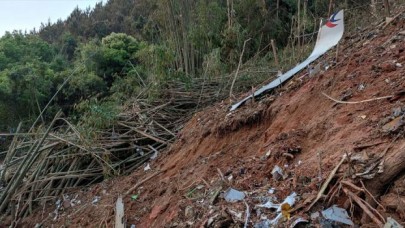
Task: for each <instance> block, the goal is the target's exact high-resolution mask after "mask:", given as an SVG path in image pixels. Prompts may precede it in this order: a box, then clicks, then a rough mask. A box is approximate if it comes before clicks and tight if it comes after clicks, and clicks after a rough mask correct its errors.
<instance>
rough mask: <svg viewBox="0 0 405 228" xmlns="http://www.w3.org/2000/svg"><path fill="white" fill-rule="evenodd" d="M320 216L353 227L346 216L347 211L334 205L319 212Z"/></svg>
mask: <svg viewBox="0 0 405 228" xmlns="http://www.w3.org/2000/svg"><path fill="white" fill-rule="evenodd" d="M321 213H322V216H323V217H324V218H326V219H329V220H332V221H336V222H340V223H343V224H346V225H349V226H353V225H354V223H353V221H352V220H351V219H350V217H349V215H348V214H347V211H346V210H345V209H343V208H340V207H338V206H336V205H333V206H332V207H330V208H328V209H326V210H324V211H322V212H321Z"/></svg>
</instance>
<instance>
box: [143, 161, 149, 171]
mask: <svg viewBox="0 0 405 228" xmlns="http://www.w3.org/2000/svg"><path fill="white" fill-rule="evenodd" d="M148 170H151V168H150V164H149V163H148V164H146V166H145V168H143V171H148Z"/></svg>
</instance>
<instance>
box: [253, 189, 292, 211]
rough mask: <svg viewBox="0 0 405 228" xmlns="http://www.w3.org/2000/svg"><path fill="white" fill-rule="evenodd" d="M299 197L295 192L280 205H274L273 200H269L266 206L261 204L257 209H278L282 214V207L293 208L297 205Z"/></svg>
mask: <svg viewBox="0 0 405 228" xmlns="http://www.w3.org/2000/svg"><path fill="white" fill-rule="evenodd" d="M296 196H297V193H295V192H293V193H291V195H289V196H287V197H286V198H285V199H284V201H283V202H282V203H280V204H277V203H273V202H272V201H271V200H268V201H267V202H266V203H265V204H259V205H256V206H257V207H265V208H268V209H277V212H281V205H283V204H288V205H289V206H290V207H292V206H293V205H294V204H295V197H296Z"/></svg>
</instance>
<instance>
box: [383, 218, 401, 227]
mask: <svg viewBox="0 0 405 228" xmlns="http://www.w3.org/2000/svg"><path fill="white" fill-rule="evenodd" d="M384 228H404V226H402V225H401V224H399V223H398V222H397V221H395V219H393V218H391V217H388V218H387V223H385V225H384Z"/></svg>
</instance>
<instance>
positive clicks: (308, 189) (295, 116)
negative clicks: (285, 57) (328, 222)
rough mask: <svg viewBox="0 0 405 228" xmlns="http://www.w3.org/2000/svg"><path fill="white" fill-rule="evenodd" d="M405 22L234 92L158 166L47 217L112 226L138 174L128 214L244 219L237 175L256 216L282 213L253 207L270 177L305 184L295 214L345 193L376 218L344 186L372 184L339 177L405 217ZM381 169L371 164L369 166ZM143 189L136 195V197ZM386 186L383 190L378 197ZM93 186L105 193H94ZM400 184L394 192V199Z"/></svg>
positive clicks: (201, 116)
mask: <svg viewBox="0 0 405 228" xmlns="http://www.w3.org/2000/svg"><path fill="white" fill-rule="evenodd" d="M404 30H405V19H404V17H403V16H400V17H398V18H397V19H396V20H395V21H394V22H393V23H391V24H390V25H388V26H387V27H383V26H375V28H373V29H369V30H363V31H359V34H361V35H360V36H358V35H356V36H353V37H346V38H345V40H344V42H343V44H342V45H341V46H340V52H339V58H338V61H337V63H336V64H332V62H333V61H332V59H333V57H334V56H335V51H330V52H329V55H330V56H329V57H328V56H325V57H324V58H323V60H322V61H324V63H327V64H328V65H330V68H329V69H328V70H327V71H326V72H321V73H319V74H317V75H314V76H311V77H310V76H308V75H304V73H301V75H297V76H296V77H295V79H294V80H292V81H290V82H288V83H287V84H286V85H285V86H283V88H280V89H279V90H278V91H276V92H275V93H274V94H273V95H268V96H267V97H265V98H264V99H262V100H260V101H256V102H250V103H248V104H246V105H245V106H243V107H242V108H240V109H238V110H236V111H235V112H233V113H229V112H228V108H229V103H227V102H222V103H219V104H216V105H215V106H213V107H211V108H208V109H206V110H204V111H202V112H200V113H197V114H196V115H195V116H194V117H193V118H192V120H191V121H190V122H189V123H188V124H187V125H186V126H185V127H184V129H183V131H182V132H181V134H179V136H178V139H177V141H176V143H175V144H174V145H172V146H171V148H170V149H169V151H168V153H165V154H162V155H160V156H159V157H158V159H157V160H155V161H152V162H151V163H150V166H151V170H148V171H144V170H143V169H141V170H138V171H136V172H135V173H134V174H133V175H131V176H128V177H121V178H118V179H114V180H110V181H105V182H103V183H100V184H97V185H95V186H93V187H91V188H90V189H88V191H82V192H74V193H72V194H71V195H70V198H73V197H75V195H76V194H77V196H76V198H77V199H80V203H76V204H75V205H74V206H72V204H67V206H66V208H65V209H64V211H63V212H60V213H59V217H58V218H57V219H56V221H52V220H51V219H48V220H46V221H45V224H47V225H50V224H53V223H57V224H66V225H71V226H78V225H81V226H90V225H91V226H101V225H103V224H104V225H106V226H112V224H113V223H114V207H115V200H116V199H117V197H118V196H119V195H120V194H124V193H125V192H126V191H127V190H128V189H130V188H131V187H133V186H134V185H137V187H136V188H135V189H134V190H133V191H132V192H131V193H130V195H128V196H125V197H124V205H125V219H126V221H127V222H128V225H129V226H130V225H131V224H136V227H163V226H167V227H170V226H180V227H186V226H190V227H198V226H200V225H207V224H210V226H212V227H220V226H226V227H229V226H234V227H236V226H240V225H241V224H243V222H244V219H245V215H246V214H245V210H246V204H245V203H244V202H239V203H228V202H226V201H225V200H224V199H223V197H221V193H222V192H224V191H225V190H226V189H227V188H228V187H229V186H231V187H233V188H235V189H238V190H241V191H244V192H246V193H247V197H246V203H247V205H249V208H250V209H249V211H250V219H249V226H253V224H256V223H257V221H258V220H260V218H261V217H263V216H267V217H268V218H273V217H274V216H275V213H274V212H271V211H269V210H263V209H261V210H259V209H257V208H256V207H255V205H256V204H258V203H259V201H260V200H258V197H266V196H268V195H269V193H268V189H269V187H273V188H275V189H276V190H275V193H274V194H275V195H276V196H277V198H278V199H283V198H284V197H285V196H287V195H289V194H290V193H291V192H292V191H295V192H297V194H298V196H299V198H298V200H297V204H296V206H295V207H294V209H293V210H292V211H291V216H293V217H297V216H298V215H299V216H303V217H304V218H309V215H310V214H311V212H313V211H319V210H320V209H321V208H323V207H325V208H326V207H328V206H330V205H331V204H337V205H339V206H340V207H343V208H345V209H347V210H348V211H349V216H350V217H351V218H352V220H353V221H354V222H355V223H356V224H363V225H364V224H365V223H371V221H369V219H367V218H366V216H364V215H363V217H364V218H363V220H361V217H362V214H363V209H361V208H360V207H358V205H357V204H355V203H351V201H350V200H349V197H348V196H347V195H346V194H345V193H344V192H343V188H345V189H350V190H351V191H353V192H355V193H356V194H357V195H358V196H359V197H360V198H365V199H366V201H368V202H369V203H370V204H374V202H373V201H369V197H368V195H367V194H365V193H364V190H362V191H363V192H362V191H360V192H356V191H355V189H353V188H352V187H349V186H348V185H345V184H344V183H343V182H342V181H346V182H350V183H353V184H354V185H356V186H358V188H362V184H361V182H360V180H362V182H364V184H365V186H366V187H367V189H368V190H370V191H371V192H372V193H373V194H374V195H375V197H376V199H377V200H378V201H379V203H381V204H382V205H380V206H379V207H378V208H377V210H378V212H379V213H381V214H382V215H383V217H384V218H386V217H387V216H391V217H393V218H395V219H396V220H397V221H404V218H405V213H404V211H403V209H401V208H405V200H404V199H405V186H404V181H405V176H404V175H403V166H402V167H401V166H394V167H393V165H395V162H401V160H400V159H401V158H404V156H403V154H404V153H403V152H402V151H403V149H404V145H405V139H404V138H403V137H402V135H399V137H396V136H397V135H398V133H399V132H402V130H403V129H402V128H403V126H402V122H403V121H402V119H401V118H402V117H400V118H398V119H396V120H395V121H396V122H395V121H394V122H390V121H391V120H393V119H394V118H395V117H397V116H402V115H403V113H404V110H405V105H404V101H405V96H404V97H402V96H401V93H400V92H402V91H403V89H404V86H405V81H404V75H405V74H404V73H405V52H404V50H405V43H404V40H405V32H404ZM323 93H325V94H327V95H330V96H331V97H334V98H337V99H339V100H346V101H350V102H355V101H362V100H367V99H373V98H377V97H382V96H391V95H392V96H393V97H391V98H389V99H388V98H386V99H378V100H373V101H369V102H358V103H353V104H342V103H338V102H335V101H332V100H331V99H329V98H327V97H326V96H324V95H323ZM387 124H388V125H387ZM394 140H395V142H394V143H392V144H391V142H393V141H394ZM385 151H386V152H387V153H386V154H384V152H385ZM345 154H348V155H349V154H350V157H351V158H352V159H350V160H351V162H350V163H349V162H345V163H344V164H343V165H342V166H341V168H340V169H339V170H338V172H337V174H336V176H335V177H334V178H333V179H332V182H331V183H330V184H329V185H328V188H327V189H326V191H325V195H326V197H324V198H323V199H321V200H319V202H318V203H317V204H315V206H314V207H312V208H311V209H310V210H309V211H308V212H305V208H308V205H309V204H311V202H313V200H314V199H315V197H316V195H317V194H318V191H319V189H320V186H321V185H322V183H323V182H324V181H325V179H327V177H328V175H329V173H330V172H331V170H332V169H333V168H335V167H336V166H337V164H338V163H339V161H340V160H341V159H342V157H343V156H344V155H345ZM379 156H384V157H383V159H382V160H384V159H385V163H384V171H383V172H382V173H379V174H376V175H375V176H374V177H373V178H372V179H370V180H367V179H361V178H360V177H356V178H353V177H354V176H355V173H361V172H362V171H364V170H366V169H367V168H368V167H370V166H372V165H373V164H377V163H378V164H380V161H381V159H378V158H379ZM355 158H356V159H355ZM359 161H361V162H363V165H361V164H360V163H359ZM376 162H377V163H376ZM275 165H278V166H280V167H281V168H282V169H283V170H284V171H285V173H287V175H288V176H286V179H285V180H275V179H274V178H273V176H272V174H271V172H272V170H273V168H274V167H275ZM319 167H320V168H319ZM158 171H161V172H158ZM157 172H158V173H157ZM375 172H376V171H375V170H371V171H370V172H368V173H366V174H364V175H369V174H372V173H375ZM156 173H157V174H156ZM319 174H321V177H322V178H320V176H319ZM152 175H153V177H152V178H151V179H147V180H146V181H145V182H143V180H144V179H145V178H148V177H149V176H152ZM364 175H363V176H364ZM394 181H396V182H394ZM392 183H394V184H392ZM135 194H137V198H136V199H135V200H134V199H131V197H130V196H131V195H135ZM381 194H384V196H383V197H379V196H380V195H381ZM96 196H100V200H99V201H98V202H96V203H94V204H93V203H91V202H92V200H93V199H94V197H96ZM217 196H218V197H217ZM394 196H395V197H397V198H395V199H394V200H393V198H392V197H394ZM134 198H135V196H134ZM70 202H71V200H70ZM401 203H403V204H402V205H401ZM52 210H54V206H52V205H50V207H49V212H51V211H52ZM45 211H46V210H45ZM239 213H241V214H240V216H239V215H238V214H239ZM44 214H45V215H47V213H46V212H45V213H44ZM41 216H42V217H41ZM45 217H46V216H45ZM45 217H43V215H41V213H38V214H37V215H36V217H32V218H31V219H30V220H29V221H27V223H31V222H33V221H35V222H40V221H43V219H45ZM379 219H380V220H382V218H379ZM290 221H292V220H290ZM314 223H316V222H314Z"/></svg>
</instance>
